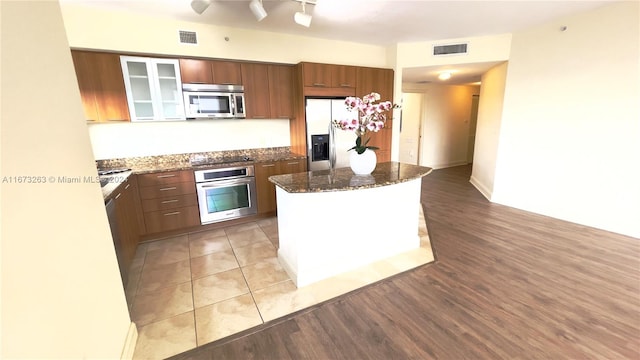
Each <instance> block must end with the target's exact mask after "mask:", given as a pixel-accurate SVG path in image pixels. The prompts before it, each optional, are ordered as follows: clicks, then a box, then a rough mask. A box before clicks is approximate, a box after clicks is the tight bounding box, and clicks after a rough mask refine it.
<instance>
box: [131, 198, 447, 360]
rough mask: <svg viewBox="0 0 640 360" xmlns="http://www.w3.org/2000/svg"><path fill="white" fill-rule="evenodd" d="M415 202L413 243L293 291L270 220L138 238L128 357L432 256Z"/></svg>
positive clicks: (238, 325)
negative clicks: (133, 334) (416, 237)
mask: <svg viewBox="0 0 640 360" xmlns="http://www.w3.org/2000/svg"><path fill="white" fill-rule="evenodd" d="M420 208H421V209H420V214H419V217H420V224H421V225H420V228H419V234H420V240H421V247H420V248H419V249H415V250H412V251H409V252H406V253H403V254H400V255H397V256H393V257H390V258H387V259H385V260H382V261H378V262H376V263H373V264H371V265H369V266H366V267H362V268H359V269H356V270H354V271H351V272H348V273H345V274H341V275H339V276H335V277H333V278H330V279H326V280H323V281H320V282H317V283H315V284H312V285H309V286H306V287H302V288H300V289H298V288H296V286H295V285H294V283H293V281H291V280H290V279H289V277H288V275H287V273H286V272H285V271H284V270H283V268H282V267H281V266H280V264H279V263H278V259H277V250H276V249H277V246H278V226H277V219H276V218H269V219H264V220H259V221H255V222H250V223H247V224H242V225H235V226H230V227H226V228H223V229H217V230H210V231H202V232H196V233H190V234H187V235H180V236H176V237H172V238H168V239H163V240H158V241H154V242H148V243H144V244H141V245H140V246H139V248H138V252H137V253H136V257H135V259H134V261H133V265H132V267H131V269H130V271H129V272H130V274H129V283H128V286H127V291H126V292H125V293H126V296H127V302H128V303H129V307H130V310H131V317H132V320H133V321H134V322H135V323H136V325H137V327H138V342H137V345H136V349H135V353H134V359H164V358H166V357H169V356H173V355H175V354H178V353H181V352H183V351H187V350H189V349H193V348H195V347H196V346H200V345H203V344H206V343H209V342H212V341H215V340H218V339H221V338H224V337H226V336H229V335H232V334H235V333H237V332H240V331H243V330H246V329H249V328H251V327H254V326H256V325H260V324H263V323H265V322H267V321H270V320H273V319H277V318H279V317H282V316H284V315H287V314H290V313H292V312H295V311H298V310H301V309H304V308H306V307H309V306H312V305H315V304H318V303H320V302H323V301H326V300H329V299H331V298H334V297H337V296H339V295H342V294H345V293H347V292H349V291H352V290H355V289H357V288H360V287H363V286H365V285H368V284H371V283H373V282H376V281H379V280H381V279H384V278H386V277H389V276H392V275H395V274H398V273H400V272H403V271H406V270H409V269H412V268H415V267H417V266H420V265H423V264H426V263H429V262H431V261H433V259H434V258H433V253H432V250H431V244H430V243H429V235H428V232H427V228H426V225H425V220H424V214H423V213H422V207H420Z"/></svg>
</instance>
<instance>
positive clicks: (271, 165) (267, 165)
mask: <svg viewBox="0 0 640 360" xmlns="http://www.w3.org/2000/svg"><path fill="white" fill-rule="evenodd" d="M274 166H276V164H266V165H262V167H274Z"/></svg>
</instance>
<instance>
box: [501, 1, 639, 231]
mask: <svg viewBox="0 0 640 360" xmlns="http://www.w3.org/2000/svg"><path fill="white" fill-rule="evenodd" d="M639 22H640V2H637V1H625V2H619V3H614V4H612V5H608V6H606V7H602V8H600V9H597V10H593V11H589V12H585V13H582V14H578V15H574V16H571V17H564V18H562V19H557V20H556V21H553V22H550V23H547V24H545V25H542V26H538V27H535V28H531V29H528V30H526V31H522V32H519V33H515V34H513V42H512V46H511V58H510V60H509V71H508V74H507V79H506V88H505V97H504V110H503V114H502V126H501V130H500V136H499V137H500V146H499V148H498V154H497V162H496V172H495V185H494V190H493V198H492V200H494V201H495V202H498V203H501V204H505V205H509V206H513V207H516V208H520V209H524V210H528V211H533V212H536V213H539V214H543V215H548V216H552V217H555V218H559V219H563V220H567V221H572V222H576V223H580V224H584V225H588V226H593V227H596V228H601V229H604V230H609V231H613V232H618V233H621V234H626V235H630V236H634V237H640V221H638V214H640V168H639V167H638V164H640V82H639V81H638V79H640V69H639V67H640V65H639V64H640V32H639V31H638V29H639ZM562 26H567V30H566V31H561V30H560V28H561V27H562Z"/></svg>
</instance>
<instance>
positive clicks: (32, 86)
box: [0, 1, 131, 359]
mask: <svg viewBox="0 0 640 360" xmlns="http://www.w3.org/2000/svg"><path fill="white" fill-rule="evenodd" d="M0 14H1V15H0V16H1V22H0V23H1V29H2V30H1V32H0V34H1V37H2V38H1V41H0V45H1V50H2V64H1V67H2V68H1V73H2V93H1V102H2V108H1V119H2V132H1V139H2V141H1V144H2V154H1V156H2V162H1V164H2V179H3V181H2V230H1V231H2V259H1V264H2V271H1V276H2V294H3V297H2V324H1V326H2V329H1V333H2V352H1V354H0V357H1V358H3V359H16V358H28V359H90V358H94V359H95V358H102V359H119V358H120V356H121V354H122V351H123V347H124V346H125V341H126V337H127V333H128V331H129V326H130V324H131V322H130V319H129V313H128V311H127V304H126V301H125V296H124V290H123V288H122V283H121V280H120V273H119V270H118V265H117V261H116V256H115V251H114V247H113V241H112V239H111V232H110V229H109V224H108V222H107V217H106V213H105V210H104V202H103V199H102V192H101V190H100V185H99V184H98V183H95V182H93V183H91V182H84V181H81V182H80V183H64V182H61V181H60V180H59V177H74V178H75V177H80V178H83V177H85V176H87V177H91V176H95V175H96V169H95V164H94V161H93V155H92V153H91V145H90V143H89V136H88V133H87V127H86V124H85V122H84V120H83V116H82V105H81V102H80V93H79V91H78V86H77V83H76V82H75V74H74V70H73V63H72V60H71V54H70V53H69V45H68V43H67V39H66V36H65V31H64V25H63V22H62V15H61V12H60V7H59V5H58V2H57V1H37V2H36V1H2V2H1V3H0ZM43 86H44V87H43ZM37 89H41V90H40V91H38V90H37ZM35 93H38V96H37V101H36V100H34V96H31V95H32V94H35ZM30 94H31V95H30Z"/></svg>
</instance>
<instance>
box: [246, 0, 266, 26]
mask: <svg viewBox="0 0 640 360" xmlns="http://www.w3.org/2000/svg"><path fill="white" fill-rule="evenodd" d="M249 9H251V12H252V13H253V16H255V17H256V20H258V21H262V19H264V18H266V17H267V12H266V11H265V9H264V6H262V0H251V2H250V3H249Z"/></svg>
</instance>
